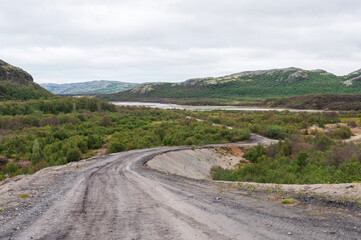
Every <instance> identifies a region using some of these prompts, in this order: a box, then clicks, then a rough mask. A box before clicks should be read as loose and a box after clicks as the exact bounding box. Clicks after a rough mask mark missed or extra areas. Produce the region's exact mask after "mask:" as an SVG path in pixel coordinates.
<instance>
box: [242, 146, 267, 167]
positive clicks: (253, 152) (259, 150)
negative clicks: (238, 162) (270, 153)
mask: <svg viewBox="0 0 361 240" xmlns="http://www.w3.org/2000/svg"><path fill="white" fill-rule="evenodd" d="M266 152H267V151H266V149H265V148H264V146H262V145H257V146H255V147H252V148H250V149H249V150H248V151H247V152H246V153H245V158H246V159H248V160H250V161H251V162H253V163H256V162H258V158H259V157H262V156H264V155H266Z"/></svg>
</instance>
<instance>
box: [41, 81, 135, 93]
mask: <svg viewBox="0 0 361 240" xmlns="http://www.w3.org/2000/svg"><path fill="white" fill-rule="evenodd" d="M40 85H41V86H42V87H44V88H45V89H47V90H49V91H50V92H52V93H54V94H107V93H116V92H121V91H125V90H128V89H131V88H133V87H135V86H137V85H138V84H137V83H127V82H119V81H107V80H95V81H88V82H78V83H62V84H56V83H43V84H40Z"/></svg>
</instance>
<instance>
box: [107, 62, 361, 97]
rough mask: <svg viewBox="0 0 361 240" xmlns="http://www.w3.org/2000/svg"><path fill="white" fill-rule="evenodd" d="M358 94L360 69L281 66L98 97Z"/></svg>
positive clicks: (153, 84)
mask: <svg viewBox="0 0 361 240" xmlns="http://www.w3.org/2000/svg"><path fill="white" fill-rule="evenodd" d="M315 93H329V94H361V70H359V71H355V72H353V73H350V74H349V75H346V76H336V75H334V74H331V73H328V72H326V71H324V70H303V69H300V68H294V67H291V68H284V69H271V70H260V71H247V72H241V73H235V74H231V75H227V76H222V77H208V78H196V79H190V80H187V81H184V82H180V83H144V84H141V85H139V86H137V87H135V88H133V89H131V90H127V91H124V92H121V93H116V94H110V95H106V96H100V97H102V98H105V99H109V100H151V99H153V100H157V99H164V98H167V99H233V100H236V99H262V98H270V97H292V96H299V95H305V94H315Z"/></svg>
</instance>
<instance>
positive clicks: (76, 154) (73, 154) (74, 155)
mask: <svg viewBox="0 0 361 240" xmlns="http://www.w3.org/2000/svg"><path fill="white" fill-rule="evenodd" d="M80 157H81V152H80V150H79V148H72V149H70V150H69V151H68V153H67V154H66V160H67V161H68V162H77V161H79V160H80Z"/></svg>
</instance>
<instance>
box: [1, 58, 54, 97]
mask: <svg viewBox="0 0 361 240" xmlns="http://www.w3.org/2000/svg"><path fill="white" fill-rule="evenodd" d="M51 96H53V94H52V93H50V92H48V91H47V90H46V89H44V88H42V87H41V86H39V85H38V84H36V83H34V80H33V77H32V76H31V75H30V74H29V73H27V72H25V71H24V70H22V69H21V68H18V67H15V66H12V65H10V64H8V63H6V62H4V61H3V60H0V100H28V99H38V98H41V97H43V98H48V97H51Z"/></svg>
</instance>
